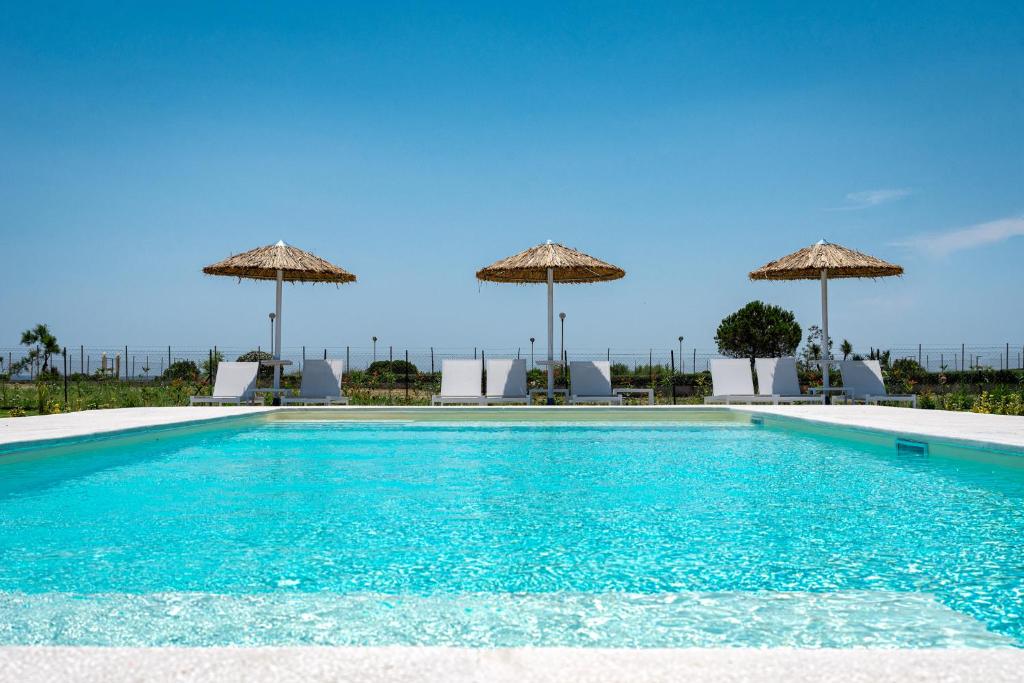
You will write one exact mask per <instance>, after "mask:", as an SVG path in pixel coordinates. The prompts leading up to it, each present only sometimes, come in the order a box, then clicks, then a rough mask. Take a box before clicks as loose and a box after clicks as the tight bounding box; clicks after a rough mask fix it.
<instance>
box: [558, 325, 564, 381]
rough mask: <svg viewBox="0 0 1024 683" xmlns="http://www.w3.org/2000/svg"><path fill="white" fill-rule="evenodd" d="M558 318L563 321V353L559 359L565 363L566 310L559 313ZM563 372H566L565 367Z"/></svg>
mask: <svg viewBox="0 0 1024 683" xmlns="http://www.w3.org/2000/svg"><path fill="white" fill-rule="evenodd" d="M558 319H559V320H561V321H562V355H561V356H560V357H559V360H561V361H562V362H563V363H564V362H565V312H564V311H563V312H561V313H559V314H558ZM562 372H563V373H565V369H564V368H563V369H562Z"/></svg>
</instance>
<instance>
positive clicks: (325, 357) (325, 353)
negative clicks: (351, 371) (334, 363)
mask: <svg viewBox="0 0 1024 683" xmlns="http://www.w3.org/2000/svg"><path fill="white" fill-rule="evenodd" d="M324 360H327V349H326V348H325V349H324Z"/></svg>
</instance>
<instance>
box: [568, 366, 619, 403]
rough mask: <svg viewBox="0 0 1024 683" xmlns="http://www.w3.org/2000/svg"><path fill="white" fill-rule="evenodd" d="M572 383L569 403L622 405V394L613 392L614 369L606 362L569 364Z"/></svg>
mask: <svg viewBox="0 0 1024 683" xmlns="http://www.w3.org/2000/svg"><path fill="white" fill-rule="evenodd" d="M569 378H570V380H571V381H572V385H571V389H572V391H571V393H570V394H569V403H570V404H578V403H607V404H609V405H622V394H620V393H618V392H616V391H612V367H611V363H609V362H608V361H606V360H574V361H572V362H570V363H569Z"/></svg>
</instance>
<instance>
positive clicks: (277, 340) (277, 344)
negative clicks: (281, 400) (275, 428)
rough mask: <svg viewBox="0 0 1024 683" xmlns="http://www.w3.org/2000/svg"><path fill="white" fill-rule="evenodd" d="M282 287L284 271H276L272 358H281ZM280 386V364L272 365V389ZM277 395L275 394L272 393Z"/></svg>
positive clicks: (275, 395)
mask: <svg viewBox="0 0 1024 683" xmlns="http://www.w3.org/2000/svg"><path fill="white" fill-rule="evenodd" d="M283 287H284V271H283V270H279V271H277V302H276V304H275V317H274V360H281V290H282V289H283ZM280 388H281V366H280V365H276V364H275V365H274V389H275V390H277V389H280ZM274 397H275V398H276V397H277V394H276V393H275V394H274Z"/></svg>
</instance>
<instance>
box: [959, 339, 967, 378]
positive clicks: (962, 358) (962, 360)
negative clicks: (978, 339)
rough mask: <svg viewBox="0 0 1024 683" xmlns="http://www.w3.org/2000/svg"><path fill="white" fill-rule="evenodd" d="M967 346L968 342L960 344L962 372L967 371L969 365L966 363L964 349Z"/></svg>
mask: <svg viewBox="0 0 1024 683" xmlns="http://www.w3.org/2000/svg"><path fill="white" fill-rule="evenodd" d="M966 347H967V345H966V344H961V345H960V372H965V371H966V370H967V367H966V366H965V365H964V349H965V348H966Z"/></svg>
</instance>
